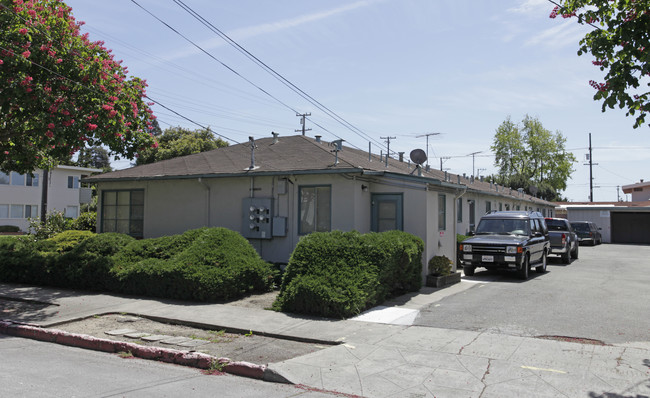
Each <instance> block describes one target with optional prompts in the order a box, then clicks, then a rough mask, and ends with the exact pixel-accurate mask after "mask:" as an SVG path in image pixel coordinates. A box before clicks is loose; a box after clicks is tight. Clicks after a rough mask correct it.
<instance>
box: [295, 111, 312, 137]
mask: <svg viewBox="0 0 650 398" xmlns="http://www.w3.org/2000/svg"><path fill="white" fill-rule="evenodd" d="M296 116H300V124H302V129H300V130H296V133H299V132H301V131H302V135H305V131H311V129H306V128H305V118H306V117H307V116H311V112H309V113H296Z"/></svg>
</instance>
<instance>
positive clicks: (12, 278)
mask: <svg viewBox="0 0 650 398" xmlns="http://www.w3.org/2000/svg"><path fill="white" fill-rule="evenodd" d="M273 277H274V272H273V271H272V269H271V266H270V264H268V263H266V262H265V261H263V260H262V259H261V258H260V256H259V255H258V254H257V252H256V251H255V249H254V248H253V247H252V246H251V245H250V243H249V242H248V241H247V240H246V239H245V238H243V237H242V236H241V235H239V234H238V233H236V232H233V231H230V230H228V229H225V228H201V229H197V230H192V231H187V232H186V233H184V234H182V235H174V236H168V237H162V238H156V239H143V240H135V239H134V238H132V237H130V236H127V235H123V234H117V233H102V234H93V233H90V232H85V231H67V232H63V233H60V234H58V235H56V236H55V237H54V238H50V239H45V240H40V241H36V240H34V239H33V237H32V238H29V237H24V238H18V239H11V240H0V280H2V281H6V282H19V283H33V284H43V285H53V286H61V287H70V288H77V289H92V290H109V291H115V292H122V293H130V294H136V295H147V296H155V297H163V298H175V299H186V300H200V301H215V300H227V299H232V298H236V297H241V296H243V295H245V294H248V293H250V292H252V291H268V290H270V289H271V288H272V286H273Z"/></svg>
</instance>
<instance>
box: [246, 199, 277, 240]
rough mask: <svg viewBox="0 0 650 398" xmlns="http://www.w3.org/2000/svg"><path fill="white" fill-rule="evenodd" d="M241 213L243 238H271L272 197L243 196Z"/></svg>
mask: <svg viewBox="0 0 650 398" xmlns="http://www.w3.org/2000/svg"><path fill="white" fill-rule="evenodd" d="M242 213H243V220H242V235H243V236H244V237H245V238H251V239H271V238H273V234H272V232H273V199H271V198H244V199H243V200H242Z"/></svg>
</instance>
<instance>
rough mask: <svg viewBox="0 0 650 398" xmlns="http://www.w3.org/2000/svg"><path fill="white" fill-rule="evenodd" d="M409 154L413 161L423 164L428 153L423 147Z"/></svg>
mask: <svg viewBox="0 0 650 398" xmlns="http://www.w3.org/2000/svg"><path fill="white" fill-rule="evenodd" d="M409 156H410V157H411V161H412V162H413V163H415V164H417V165H422V164H423V163H424V162H426V161H427V154H426V153H424V151H423V150H422V149H414V150H412V151H411V154H410V155H409Z"/></svg>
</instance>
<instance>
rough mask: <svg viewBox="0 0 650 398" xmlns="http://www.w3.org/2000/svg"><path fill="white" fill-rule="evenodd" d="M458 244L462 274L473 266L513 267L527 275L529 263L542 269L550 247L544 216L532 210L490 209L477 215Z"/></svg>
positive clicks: (525, 277)
mask: <svg viewBox="0 0 650 398" xmlns="http://www.w3.org/2000/svg"><path fill="white" fill-rule="evenodd" d="M470 236H471V237H470V238H467V239H465V240H464V241H463V242H462V243H461V244H460V246H459V250H460V252H461V255H460V259H461V261H462V263H463V271H464V272H465V275H468V276H471V275H474V270H475V269H476V268H477V267H484V268H487V269H489V270H493V269H507V270H511V271H516V272H517V274H518V276H519V277H520V278H521V279H524V280H525V279H528V274H529V271H530V266H531V264H535V265H536V267H535V270H536V271H537V272H540V273H541V272H546V258H547V256H548V253H549V250H550V242H549V234H548V228H547V227H546V222H545V221H544V216H543V215H542V214H541V213H539V212H533V211H494V212H491V213H488V214H486V215H484V216H483V217H481V220H480V221H479V223H478V226H477V227H476V231H474V232H471V233H470Z"/></svg>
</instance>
